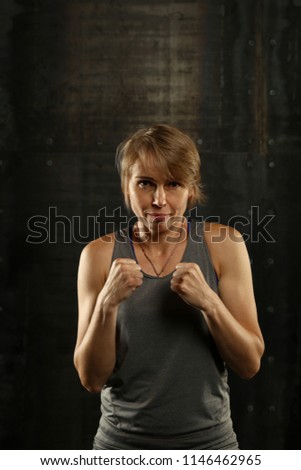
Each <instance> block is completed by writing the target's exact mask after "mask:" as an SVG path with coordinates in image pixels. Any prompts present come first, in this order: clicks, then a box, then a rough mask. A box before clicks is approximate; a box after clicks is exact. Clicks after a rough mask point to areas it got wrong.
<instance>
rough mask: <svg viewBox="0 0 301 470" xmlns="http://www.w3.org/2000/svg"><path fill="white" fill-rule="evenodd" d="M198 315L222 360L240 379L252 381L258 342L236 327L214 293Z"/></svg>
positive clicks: (260, 349)
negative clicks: (204, 323) (250, 379)
mask: <svg viewBox="0 0 301 470" xmlns="http://www.w3.org/2000/svg"><path fill="white" fill-rule="evenodd" d="M202 313H203V315H204V317H205V320H206V322H207V325H208V328H209V330H210V333H211V335H212V337H213V339H214V341H215V343H216V346H217V349H218V351H219V353H220V355H221V357H222V359H223V360H224V361H225V362H226V364H227V365H228V366H229V367H230V368H231V369H233V370H234V371H235V372H236V373H237V374H238V375H240V376H241V377H242V378H245V379H249V378H252V377H253V376H254V375H255V374H256V373H257V372H258V370H259V367H260V360H261V356H262V354H263V349H264V345H263V341H262V338H260V336H258V335H256V334H255V333H253V332H252V331H250V330H248V329H247V328H246V327H244V326H243V325H242V324H241V323H239V322H238V321H237V320H236V319H235V318H234V316H233V315H232V314H231V313H230V311H229V310H228V309H227V307H226V306H225V305H224V303H223V302H222V300H221V299H220V298H219V296H218V295H216V294H215V293H213V294H212V295H211V296H210V300H209V301H208V303H207V304H206V306H205V308H202Z"/></svg>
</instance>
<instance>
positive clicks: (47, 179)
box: [0, 0, 301, 449]
mask: <svg viewBox="0 0 301 470" xmlns="http://www.w3.org/2000/svg"><path fill="white" fill-rule="evenodd" d="M300 34H301V2H300V1H299V0H273V1H272V0H240V1H238V0H229V1H223V0H204V1H192V0H189V1H184V0H182V1H163V2H162V1H159V0H155V1H152V2H147V1H146V0H135V1H134V0H129V1H127V2H119V1H115V0H113V1H110V2H109V1H105V0H96V1H92V0H87V1H85V2H82V1H79V0H72V1H71V0H65V1H60V0H45V1H43V2H40V1H38V0H34V1H29V0H18V1H14V0H4V1H2V2H1V6H0V41H1V44H0V59H1V69H0V100H1V103H0V151H1V188H2V189H1V191H2V199H1V205H0V206H1V207H0V217H1V219H2V222H3V224H2V227H3V230H2V233H1V242H2V243H1V246H2V253H1V256H0V260H1V261H0V262H1V273H2V274H3V278H4V289H3V291H2V294H3V295H2V298H3V301H2V305H1V306H0V307H1V308H2V310H1V330H0V334H1V350H0V355H1V356H0V367H1V368H2V369H1V370H2V374H3V376H4V378H5V385H4V386H3V387H2V388H1V391H0V399H1V413H2V421H1V423H0V440H1V446H2V448H7V449H9V448H16V447H17V448H36V449H47V448H48V449H60V448H62V449H64V448H65V449H76V448H78V449H80V448H87V449H89V448H91V442H92V437H93V434H94V432H95V429H96V426H97V420H98V413H99V410H98V407H99V403H98V397H92V396H90V395H89V394H88V393H86V392H85V391H84V390H82V388H81V386H80V385H79V383H78V379H77V377H76V374H75V371H74V368H73V364H72V352H73V347H74V341H75V333H76V309H77V306H76V271H77V263H78V257H79V254H80V251H81V249H82V247H83V245H84V244H85V243H86V242H87V241H88V240H90V239H93V238H95V237H96V236H98V234H99V233H103V231H104V230H105V227H104V221H105V218H106V215H107V216H109V218H110V220H112V215H113V220H114V221H115V222H116V223H117V222H118V220H120V219H122V216H123V214H126V212H125V210H124V208H122V212H118V211H116V212H114V210H116V209H118V208H119V207H120V205H121V191H120V188H119V182H118V178H117V175H116V172H115V169H114V151H115V147H116V145H117V144H118V143H119V141H120V140H121V139H122V138H123V137H124V136H125V135H126V134H127V133H128V132H129V131H132V130H133V129H134V128H136V127H137V126H139V125H142V124H143V125H148V124H152V123H154V122H167V123H171V124H174V125H178V126H179V127H181V128H182V129H183V130H185V131H187V132H188V133H189V134H190V135H191V136H192V137H193V139H194V140H195V142H196V143H197V145H198V148H199V150H200V152H201V154H202V160H203V164H202V171H203V179H204V184H205V189H206V192H207V194H208V203H207V205H206V206H205V207H198V208H197V214H198V215H200V216H203V217H215V216H216V217H219V218H220V220H221V221H222V222H223V223H230V224H234V223H239V224H240V226H238V228H239V229H240V228H241V229H243V230H244V231H245V235H246V242H247V247H248V250H249V254H250V258H251V260H252V269H253V275H254V288H255V293H256V300H257V305H258V311H259V318H260V323H261V325H262V328H263V332H264V336H265V340H266V353H265V356H264V358H263V364H262V369H261V371H260V373H259V374H258V376H257V377H256V378H255V379H254V380H252V381H251V382H248V383H245V382H243V381H241V380H240V379H237V378H236V377H235V376H234V375H233V374H230V381H231V389H232V409H233V419H234V424H235V429H236V431H237V434H238V437H239V441H240V445H241V448H242V449H290V448H296V449H297V448H300V443H299V441H298V432H299V428H300V424H301V423H300V419H301V410H300V386H301V385H300V384H301V382H300V361H301V349H300V344H301V326H300V324H301V323H300V315H299V312H300V301H299V297H298V288H296V286H298V285H299V284H300V270H299V263H300V261H299V260H298V258H297V256H296V244H297V243H298V240H299V235H300V224H299V222H298V215H299V211H298V208H299V205H300V191H299V182H300V176H299V175H300V158H299V156H300V155H299V154H300V144H301V142H300V140H301V129H300V122H301V118H300V116H301V104H300V91H301V90H300V86H301V85H300V83H301V77H300V75H301V61H300V57H301V55H300V51H299V48H300ZM104 207H105V210H106V213H104V212H99V211H101V210H102V209H103V208H104ZM258 211H259V212H258ZM99 214H100V216H99ZM258 214H259V215H258ZM37 216H39V217H40V218H39V219H37V218H36V217H37ZM97 216H99V219H97ZM257 216H258V217H259V218H260V219H261V218H264V217H269V216H270V218H271V222H270V223H269V225H268V226H267V227H268V229H269V232H270V234H271V236H272V237H273V238H274V239H275V241H274V242H272V241H267V240H265V239H263V238H262V237H261V238H260V237H259V239H258V236H259V235H258V233H259V231H260V226H259V227H258V220H257V219H256V217H257ZM273 216H274V217H273ZM292 221H293V224H292ZM98 222H99V223H98ZM247 222H248V224H247ZM242 223H246V225H245V226H244V225H242ZM34 224H40V227H41V226H42V227H43V228H44V229H45V230H44V231H43V232H42V233H43V234H44V235H45V237H44V239H43V236H42V238H41V239H40V240H39V243H37V242H38V240H37V239H35V238H34V237H35V236H36V235H37V233H36V232H34V230H37V228H38V227H39V225H34ZM41 224H42V225H41ZM43 224H44V225H43ZM251 224H253V225H251ZM292 226H293V228H291V227H292ZM289 227H290V229H289ZM46 235H47V236H46ZM250 235H253V239H252V238H250ZM28 236H31V237H32V238H31V239H29V240H28ZM254 240H255V241H254ZM45 423H47V426H45ZM61 423H64V426H62V425H61Z"/></svg>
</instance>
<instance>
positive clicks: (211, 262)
mask: <svg viewBox="0 0 301 470" xmlns="http://www.w3.org/2000/svg"><path fill="white" fill-rule="evenodd" d="M204 233H205V222H203V240H204V248H205V251H206V254H207V256H208V261H209V263H210V265H211V267H212V271H213V272H214V276H215V281H216V285H217V286H218V283H219V277H218V275H217V272H216V269H215V266H214V263H213V260H212V256H211V253H210V250H209V247H208V243H207V240H206V237H205V235H204Z"/></svg>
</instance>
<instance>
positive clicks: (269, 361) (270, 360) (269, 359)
mask: <svg viewBox="0 0 301 470" xmlns="http://www.w3.org/2000/svg"><path fill="white" fill-rule="evenodd" d="M274 362H275V357H274V356H268V363H269V364H274Z"/></svg>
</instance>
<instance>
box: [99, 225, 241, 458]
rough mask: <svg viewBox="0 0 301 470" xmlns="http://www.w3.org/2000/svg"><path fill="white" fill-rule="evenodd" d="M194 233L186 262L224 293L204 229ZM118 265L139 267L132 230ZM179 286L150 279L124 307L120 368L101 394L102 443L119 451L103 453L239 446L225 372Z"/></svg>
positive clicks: (120, 245)
mask: <svg viewBox="0 0 301 470" xmlns="http://www.w3.org/2000/svg"><path fill="white" fill-rule="evenodd" d="M189 225H190V230H189V237H188V242H187V246H186V250H185V252H184V255H183V258H182V262H193V263H197V264H198V265H199V266H200V268H201V270H202V272H203V274H204V277H205V279H206V281H207V282H208V284H209V285H210V287H211V288H212V289H213V290H214V291H215V292H217V277H216V274H215V271H214V268H213V265H212V262H211V260H210V256H209V253H208V249H207V246H206V243H205V240H204V238H203V228H204V225H203V223H197V222H195V221H190V223H189ZM115 258H134V259H135V253H134V250H133V247H132V244H131V241H130V237H129V233H128V230H123V231H120V232H117V233H116V242H115V246H114V251H113V257H112V261H113V260H114V259H115ZM171 278H172V273H171V274H169V275H167V276H164V277H160V278H158V277H155V276H151V275H149V274H145V273H144V276H143V284H142V286H141V287H139V288H138V289H136V291H135V292H134V293H133V294H132V296H131V297H130V298H129V299H127V300H126V301H124V302H123V303H122V304H121V305H120V306H119V310H118V319H117V361H116V367H115V370H114V372H113V374H112V376H111V377H110V378H109V380H108V382H107V384H106V386H105V387H104V389H103V390H102V393H101V405H102V406H101V412H102V416H101V419H100V425H99V429H98V432H97V435H96V437H95V440H96V441H98V442H100V443H102V442H106V440H107V439H109V441H110V443H111V444H110V445H111V446H112V447H103V448H118V449H146V448H150V449H158V448H178V449H181V448H198V446H199V445H200V446H201V447H199V448H214V445H215V444H214V443H217V442H223V440H224V441H225V442H226V441H227V440H228V439H229V436H231V437H230V440H231V442H233V441H235V436H234V434H233V430H232V421H231V418H230V406H229V388H228V383H227V370H226V367H225V364H224V362H223V361H222V359H221V357H220V355H219V353H218V351H217V348H216V346H215V343H214V341H213V339H212V336H211V334H210V332H209V330H208V327H207V324H206V321H205V319H204V317H203V315H202V313H201V312H200V311H199V310H198V309H196V308H194V307H191V306H189V305H187V304H186V303H185V302H184V301H183V300H182V299H181V298H180V297H179V296H178V295H177V294H176V293H174V292H173V291H172V290H171V289H170V280H171ZM233 436H234V437H233ZM159 442H160V446H163V447H159ZM171 443H173V444H171ZM100 445H101V444H100ZM167 445H169V447H165V446H167ZM231 445H232V444H231ZM173 446H176V447H173ZM181 446H182V447H181ZM202 446H203V447H202ZM95 448H97V446H95ZM99 448H101V447H99ZM217 448H222V447H220V446H218V447H217ZM230 448H231V447H230ZM232 448H234V447H232Z"/></svg>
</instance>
